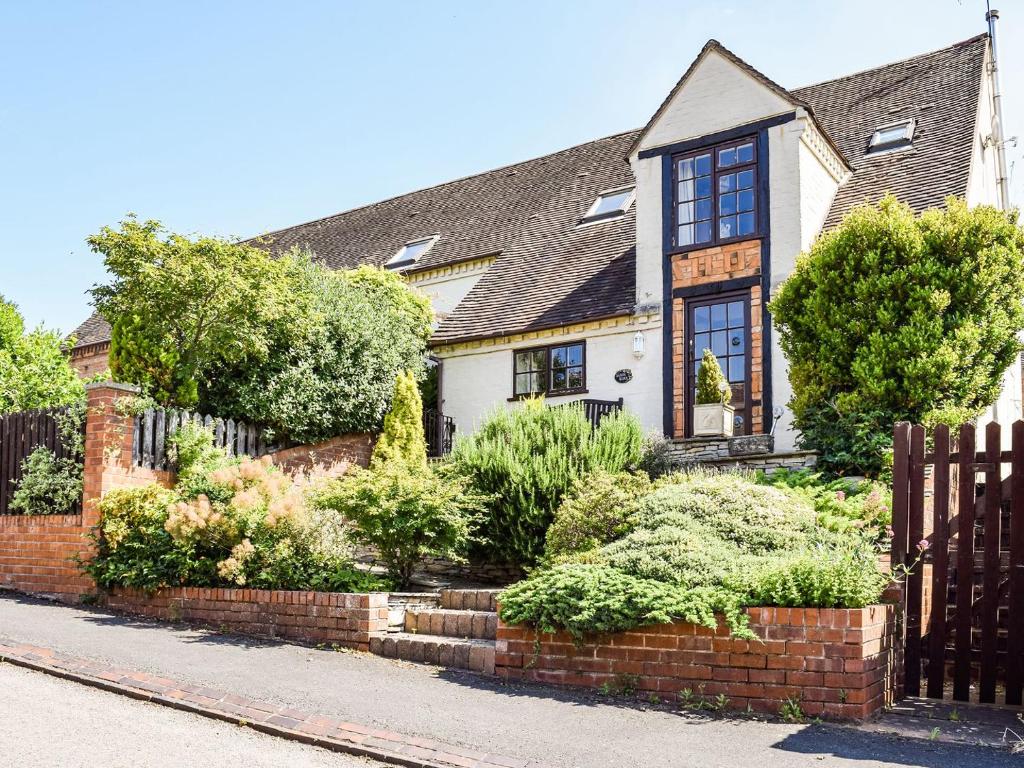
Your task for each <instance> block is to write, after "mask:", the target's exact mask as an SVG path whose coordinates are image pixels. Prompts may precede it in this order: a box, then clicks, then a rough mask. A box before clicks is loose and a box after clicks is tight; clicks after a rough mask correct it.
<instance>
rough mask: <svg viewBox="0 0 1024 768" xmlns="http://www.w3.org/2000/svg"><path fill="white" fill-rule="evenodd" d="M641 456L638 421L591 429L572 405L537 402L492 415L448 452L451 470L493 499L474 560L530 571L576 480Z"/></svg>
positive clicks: (624, 418)
mask: <svg viewBox="0 0 1024 768" xmlns="http://www.w3.org/2000/svg"><path fill="white" fill-rule="evenodd" d="M642 449H643V432H642V430H641V427H640V423H639V421H637V419H636V417H635V416H633V415H632V414H629V413H625V412H622V413H617V414H613V415H611V416H608V417H605V418H604V419H602V420H601V423H600V426H598V427H597V429H592V428H591V425H590V422H589V421H588V420H587V418H586V417H585V416H584V414H583V409H582V407H581V406H579V405H577V404H572V405H569V406H562V407H558V408H548V407H546V406H545V404H544V401H543V400H540V399H536V400H527V401H526V402H525V403H524V404H523V407H522V408H516V409H507V408H502V409H499V410H497V411H495V412H494V413H493V414H492V415H491V416H490V417H489V418H488V419H487V420H486V422H485V423H484V424H483V426H482V427H481V428H480V429H479V430H478V431H477V432H476V433H475V434H474V435H472V436H470V437H468V438H464V439H461V440H459V441H458V442H457V443H456V446H455V450H454V451H453V453H452V457H451V463H452V466H453V467H454V468H455V470H456V471H457V472H458V473H460V474H462V475H463V476H465V477H467V478H468V479H469V481H470V483H471V487H472V488H473V489H474V490H475V491H476V492H477V493H478V494H480V495H482V496H487V497H489V498H491V499H492V501H491V502H489V503H488V507H487V511H486V514H485V517H484V520H483V522H482V524H481V530H480V534H481V538H482V540H483V541H482V544H481V546H480V548H479V553H478V554H479V555H481V556H483V557H488V558H493V559H497V560H504V561H508V562H514V563H519V564H525V565H529V564H532V563H535V562H536V561H537V560H538V558H540V557H541V555H542V554H543V551H544V538H545V535H546V533H547V529H548V526H549V525H550V524H551V520H552V518H553V516H554V512H555V510H556V509H557V508H558V505H559V504H561V502H562V498H563V497H564V496H565V494H566V493H567V492H568V490H569V488H570V487H571V486H572V484H573V483H574V482H575V480H576V479H577V478H579V477H581V476H583V475H586V474H587V473H589V472H592V471H594V470H597V469H604V470H607V471H609V472H620V471H622V470H624V469H627V468H632V467H635V466H637V464H638V463H639V461H640V457H641V452H642Z"/></svg>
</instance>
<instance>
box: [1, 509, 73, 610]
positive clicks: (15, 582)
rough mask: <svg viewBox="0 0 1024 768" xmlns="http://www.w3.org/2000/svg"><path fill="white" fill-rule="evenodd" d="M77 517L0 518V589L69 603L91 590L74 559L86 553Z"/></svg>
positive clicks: (7, 516)
mask: <svg viewBox="0 0 1024 768" xmlns="http://www.w3.org/2000/svg"><path fill="white" fill-rule="evenodd" d="M85 533H86V528H85V527H84V526H83V525H82V516H81V515H46V516H45V517H27V516H25V515H2V516H0V587H4V588H7V589H16V590H19V591H21V592H33V593H36V594H47V595H54V596H56V597H59V598H61V599H64V600H73V599H75V598H77V597H78V596H79V595H82V594H84V593H86V592H89V591H91V590H92V589H93V585H92V581H90V580H89V579H88V578H87V577H86V576H84V575H82V573H81V572H80V571H79V569H78V566H77V565H76V564H75V562H74V558H75V557H76V556H78V555H85V554H87V553H88V552H89V542H88V540H87V539H86V538H85Z"/></svg>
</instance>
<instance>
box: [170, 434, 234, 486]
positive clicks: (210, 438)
mask: <svg viewBox="0 0 1024 768" xmlns="http://www.w3.org/2000/svg"><path fill="white" fill-rule="evenodd" d="M167 458H168V460H169V461H170V463H171V466H172V467H173V468H174V471H175V473H176V478H175V488H176V490H177V491H178V494H179V495H180V496H181V497H182V498H185V499H195V498H198V497H199V496H201V495H205V496H207V497H208V498H210V499H214V500H217V501H227V500H228V499H229V498H230V497H231V489H229V488H225V487H224V486H223V485H222V484H218V483H216V482H214V481H213V480H211V477H212V475H213V473H214V472H216V471H217V470H219V469H222V468H223V467H227V466H230V465H232V464H237V463H238V460H237V459H233V458H231V457H230V456H228V453H227V451H226V450H225V449H223V448H218V447H217V446H215V445H214V435H213V429H212V428H211V427H204V426H201V425H199V424H196V423H195V422H188V423H186V424H182V425H181V426H180V427H178V429H176V430H175V431H174V432H173V433H172V434H171V435H170V436H168V438H167Z"/></svg>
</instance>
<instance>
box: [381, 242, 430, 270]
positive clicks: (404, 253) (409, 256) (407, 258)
mask: <svg viewBox="0 0 1024 768" xmlns="http://www.w3.org/2000/svg"><path fill="white" fill-rule="evenodd" d="M439 237H440V235H432V236H431V237H421V238H419V239H417V240H410V241H409V242H408V243H406V244H405V245H403V246H402V247H401V248H399V249H398V253H396V254H395V255H394V256H392V257H391V258H390V259H388V263H387V265H386V266H387V268H388V269H400V268H402V267H408V266H411V265H413V264H415V263H416V262H417V261H419V260H420V258H421V257H422V256H423V254H425V253H426V252H427V251H429V250H430V249H431V248H432V247H433V246H434V243H436V242H437V239H438V238H439Z"/></svg>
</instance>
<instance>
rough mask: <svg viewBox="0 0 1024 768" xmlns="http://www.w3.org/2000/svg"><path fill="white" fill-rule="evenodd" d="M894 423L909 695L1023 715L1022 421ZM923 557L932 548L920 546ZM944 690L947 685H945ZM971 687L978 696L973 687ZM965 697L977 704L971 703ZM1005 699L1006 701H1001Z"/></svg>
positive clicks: (895, 551) (897, 558)
mask: <svg viewBox="0 0 1024 768" xmlns="http://www.w3.org/2000/svg"><path fill="white" fill-rule="evenodd" d="M978 431H979V430H978V428H977V427H976V426H975V425H973V424H963V425H961V426H960V427H959V429H958V430H957V432H956V433H955V434H953V435H951V430H950V427H948V426H946V425H942V424H940V425H938V426H936V427H935V429H934V430H933V432H932V434H931V435H930V436H929V435H927V434H926V433H925V429H924V427H922V426H920V425H915V426H913V427H911V425H910V424H907V423H905V422H902V423H899V424H897V425H896V427H895V431H894V435H893V437H894V440H893V448H894V457H893V534H894V535H893V542H892V559H893V564H894V565H897V566H899V565H906V566H908V567H910V569H911V570H910V574H909V576H908V577H907V581H906V628H905V629H906V646H905V663H906V693H907V695H908V696H919V695H921V680H922V677H925V679H926V681H927V683H926V688H925V692H924V695H926V696H927V697H929V698H936V699H939V698H943V697H944V696H951V698H952V699H953V700H955V701H970V700H972V698H973V699H974V700H977V701H980V702H983V703H995V702H996V701H997V699H998V700H1000V701H1002V702H1003V703H1006V704H1016V705H1019V704H1021V694H1022V685H1024V421H1017V422H1015V423H1014V424H1013V425H1012V427H1011V428H1010V437H1011V439H1010V441H1009V444H1010V448H1009V450H1004V449H1003V442H1002V438H1003V434H1002V428H1001V426H1000V425H999V424H997V423H995V422H993V423H990V424H988V425H987V426H986V427H985V430H984V445H983V446H977V445H976V435H977V434H978ZM926 545H927V546H926ZM950 683H951V685H950ZM975 683H976V688H974V684H975ZM972 689H974V691H975V694H976V695H975V696H973V697H972ZM1000 694H1001V695H1000Z"/></svg>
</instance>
